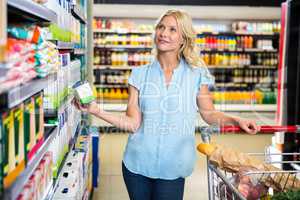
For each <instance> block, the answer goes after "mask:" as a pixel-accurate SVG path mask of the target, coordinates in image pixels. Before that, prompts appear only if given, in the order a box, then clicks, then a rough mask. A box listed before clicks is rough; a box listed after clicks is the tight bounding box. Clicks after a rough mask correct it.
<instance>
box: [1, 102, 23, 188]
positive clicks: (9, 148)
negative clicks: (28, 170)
mask: <svg viewBox="0 0 300 200" xmlns="http://www.w3.org/2000/svg"><path fill="white" fill-rule="evenodd" d="M23 117H24V105H23V104H20V105H19V106H17V107H15V108H13V109H11V110H10V111H8V112H7V113H4V114H3V115H2V121H3V129H2V130H3V136H4V137H3V139H4V140H3V143H2V145H4V147H3V150H4V152H3V156H4V157H3V158H4V159H3V167H4V168H3V176H4V179H3V185H4V188H8V187H9V186H10V185H11V184H12V183H13V182H14V181H15V179H16V178H17V177H18V176H19V175H20V174H21V173H22V171H23V170H24V168H25V155H24V132H23V129H24V120H23V119H24V118H23Z"/></svg>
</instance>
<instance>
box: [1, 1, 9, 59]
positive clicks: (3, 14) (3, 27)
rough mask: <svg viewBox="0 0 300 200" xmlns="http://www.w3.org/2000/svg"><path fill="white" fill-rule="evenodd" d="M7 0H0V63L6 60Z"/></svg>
mask: <svg viewBox="0 0 300 200" xmlns="http://www.w3.org/2000/svg"><path fill="white" fill-rule="evenodd" d="M6 6H7V5H6V0H1V1H0V10H1V12H0V63H1V62H4V61H5V45H6V23H7V22H6V21H7V19H6Z"/></svg>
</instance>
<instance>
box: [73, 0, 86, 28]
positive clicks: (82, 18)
mask: <svg viewBox="0 0 300 200" xmlns="http://www.w3.org/2000/svg"><path fill="white" fill-rule="evenodd" d="M71 11H72V14H73V15H74V16H75V17H76V18H77V19H79V20H80V21H81V22H82V23H84V24H86V23H87V19H86V16H85V14H84V12H83V10H82V8H81V7H79V6H77V5H74V6H72V10H71Z"/></svg>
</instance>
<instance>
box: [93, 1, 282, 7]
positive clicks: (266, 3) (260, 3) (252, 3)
mask: <svg viewBox="0 0 300 200" xmlns="http://www.w3.org/2000/svg"><path fill="white" fill-rule="evenodd" d="M285 1H286V0H144V1H140V0H94V3H98V4H101V3H105V4H159V5H200V6H211V5H216V6H217V5H218V6H220V5H221V6H235V5H236V6H275V7H277V6H280V5H281V3H282V2H285Z"/></svg>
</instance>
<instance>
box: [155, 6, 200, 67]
mask: <svg viewBox="0 0 300 200" xmlns="http://www.w3.org/2000/svg"><path fill="white" fill-rule="evenodd" d="M166 16H173V17H174V18H175V19H176V22H177V24H178V26H179V29H180V30H181V34H182V38H183V44H182V46H181V47H180V49H179V52H178V60H179V59H180V58H182V57H183V58H184V59H185V61H186V62H187V63H188V64H189V65H190V66H191V67H205V66H206V64H205V62H204V61H203V60H202V59H201V58H200V50H199V48H198V47H197V45H196V41H195V40H196V31H195V29H194V27H193V24H192V18H191V16H190V15H189V14H188V13H186V12H185V11H181V10H167V11H166V12H165V13H164V14H162V15H161V16H160V18H158V20H157V23H156V24H155V30H156V29H157V28H158V25H159V24H160V22H161V20H162V19H163V18H164V17H166ZM154 53H155V54H156V55H157V50H156V49H155V50H154Z"/></svg>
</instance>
